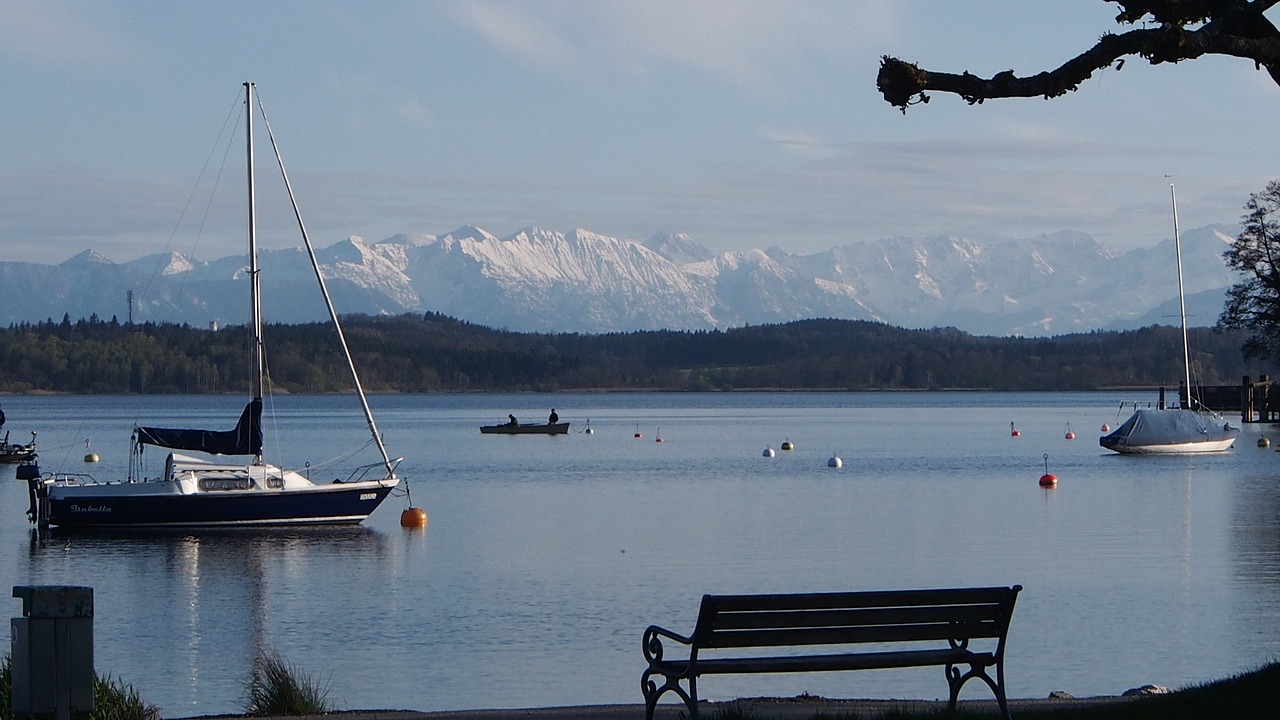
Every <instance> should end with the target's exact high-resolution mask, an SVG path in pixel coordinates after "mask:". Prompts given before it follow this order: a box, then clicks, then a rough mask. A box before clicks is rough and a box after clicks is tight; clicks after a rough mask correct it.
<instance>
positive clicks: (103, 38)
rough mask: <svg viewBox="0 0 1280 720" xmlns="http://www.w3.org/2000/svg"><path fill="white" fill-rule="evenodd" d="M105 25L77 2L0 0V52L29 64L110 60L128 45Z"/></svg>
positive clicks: (70, 63)
mask: <svg viewBox="0 0 1280 720" xmlns="http://www.w3.org/2000/svg"><path fill="white" fill-rule="evenodd" d="M108 25H109V23H108V22H107V21H106V20H105V19H103V18H97V17H91V16H90V13H89V12H88V11H87V10H86V9H85V8H84V7H83V6H81V5H79V4H74V3H65V2H58V1H57V0H45V1H42V2H20V1H19V0H0V54H2V55H7V56H10V57H13V58H18V59H21V60H23V61H25V62H27V63H31V64H47V63H53V64H67V65H76V66H79V65H85V64H94V65H97V64H103V63H106V64H113V63H115V62H117V61H118V60H119V59H120V57H121V56H122V55H125V54H128V47H129V45H128V43H125V42H122V41H121V40H119V39H118V38H117V37H115V36H114V35H113V34H112V33H111V32H110V31H109V30H106V29H105V28H106V27H107V26H108Z"/></svg>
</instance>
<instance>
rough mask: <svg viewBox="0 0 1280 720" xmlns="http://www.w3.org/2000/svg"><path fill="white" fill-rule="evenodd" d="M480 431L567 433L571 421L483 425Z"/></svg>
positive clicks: (509, 433) (524, 433) (516, 433)
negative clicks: (540, 423) (539, 423)
mask: <svg viewBox="0 0 1280 720" xmlns="http://www.w3.org/2000/svg"><path fill="white" fill-rule="evenodd" d="M480 432H482V433H484V434H485V435H565V434H567V433H568V432H569V423H567V422H562V423H554V424H550V423H549V424H547V425H506V424H503V425H481V426H480Z"/></svg>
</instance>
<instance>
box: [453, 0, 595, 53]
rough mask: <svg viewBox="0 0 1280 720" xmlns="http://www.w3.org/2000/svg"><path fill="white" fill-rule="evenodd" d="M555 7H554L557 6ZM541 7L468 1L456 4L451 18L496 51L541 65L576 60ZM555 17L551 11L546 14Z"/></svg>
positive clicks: (488, 0)
mask: <svg viewBox="0 0 1280 720" xmlns="http://www.w3.org/2000/svg"><path fill="white" fill-rule="evenodd" d="M557 7H558V6H557ZM543 10H545V9H544V8H543V7H542V6H538V5H528V4H520V5H516V4H512V3H505V2H493V1H491V0H469V1H468V2H462V3H459V4H458V5H457V7H456V8H455V11H454V17H455V19H456V20H458V21H459V22H461V23H462V24H463V25H464V26H467V27H469V28H471V29H472V30H474V31H475V32H477V33H478V34H479V35H480V36H481V37H482V38H484V39H485V40H487V41H488V42H489V43H490V44H491V45H493V46H495V47H496V48H498V49H499V50H500V51H502V52H504V53H506V54H508V55H510V56H513V57H515V58H517V59H521V60H527V61H532V62H536V63H539V64H542V65H553V66H558V65H566V64H570V63H573V62H576V61H577V58H576V54H575V52H574V50H573V49H572V47H571V46H570V44H569V42H568V41H567V39H566V38H564V37H562V31H561V30H557V29H556V28H555V27H554V26H552V25H550V24H548V23H547V22H546V20H544V18H546V17H547V15H546V14H544V13H543V12H542V11H543ZM550 15H551V18H550V19H555V13H554V12H552V13H550Z"/></svg>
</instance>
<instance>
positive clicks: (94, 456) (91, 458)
mask: <svg viewBox="0 0 1280 720" xmlns="http://www.w3.org/2000/svg"><path fill="white" fill-rule="evenodd" d="M84 461H85V462H87V463H96V462H98V453H96V452H94V451H93V450H91V449H89V441H88V440H85V441H84Z"/></svg>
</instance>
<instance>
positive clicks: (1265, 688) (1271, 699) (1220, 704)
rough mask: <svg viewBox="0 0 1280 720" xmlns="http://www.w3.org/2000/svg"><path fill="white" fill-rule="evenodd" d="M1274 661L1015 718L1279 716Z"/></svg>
mask: <svg viewBox="0 0 1280 720" xmlns="http://www.w3.org/2000/svg"><path fill="white" fill-rule="evenodd" d="M1276 688H1280V661H1273V662H1271V663H1269V664H1267V665H1264V666H1262V667H1260V668H1258V669H1256V670H1250V671H1248V672H1243V673H1240V674H1238V675H1233V676H1231V677H1228V678H1225V679H1222V680H1216V681H1214V682H1209V683H1204V684H1202V685H1194V686H1191V687H1187V688H1183V689H1181V690H1178V691H1177V692H1175V693H1171V694H1169V695H1151V696H1147V697H1139V698H1133V699H1126V700H1124V701H1117V702H1113V703H1103V704H1084V703H1081V704H1080V705H1078V706H1074V707H1073V706H1072V704H1071V703H1070V701H1068V702H1066V703H1064V704H1063V705H1059V706H1056V707H1053V708H1019V709H1016V710H1015V711H1014V712H1013V713H1012V714H1013V716H1014V718H1015V720H1274V719H1275V718H1276V717H1280V697H1278V696H1277V693H1276ZM708 717H710V718H711V720H768V718H767V717H765V716H762V715H759V714H757V713H755V712H754V711H752V709H751V708H750V707H749V706H748V705H747V704H745V703H741V702H733V703H729V704H727V705H725V706H723V707H719V708H716V709H715V711H714V712H711V713H708ZM991 717H995V715H992V714H983V713H976V712H973V711H966V710H964V709H963V707H962V708H961V709H960V710H958V711H957V712H955V713H951V712H947V710H946V708H945V707H944V708H942V709H940V710H929V711H923V712H906V711H889V712H887V713H884V714H880V713H871V714H860V713H856V712H838V713H832V712H827V711H819V712H817V713H815V714H814V715H813V720H952V719H959V718H963V719H965V720H974V719H976V718H991Z"/></svg>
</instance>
